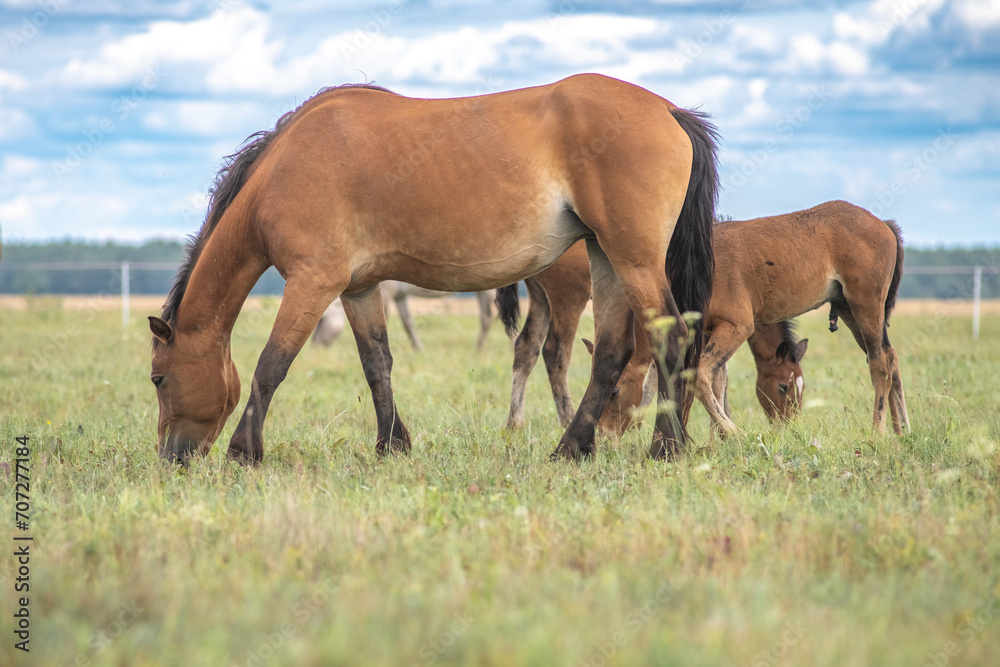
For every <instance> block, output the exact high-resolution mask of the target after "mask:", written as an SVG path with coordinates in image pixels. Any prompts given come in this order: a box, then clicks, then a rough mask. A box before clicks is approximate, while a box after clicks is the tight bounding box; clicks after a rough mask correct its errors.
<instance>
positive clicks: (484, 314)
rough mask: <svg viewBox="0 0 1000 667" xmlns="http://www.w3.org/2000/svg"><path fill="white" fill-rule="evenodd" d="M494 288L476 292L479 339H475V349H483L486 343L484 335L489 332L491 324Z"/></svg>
mask: <svg viewBox="0 0 1000 667" xmlns="http://www.w3.org/2000/svg"><path fill="white" fill-rule="evenodd" d="M494 296H495V290H485V291H483V292H476V300H478V301H479V340H477V341H476V349H477V350H481V349H483V344H485V343H486V336H487V334H489V332H490V325H491V324H493V299H494Z"/></svg>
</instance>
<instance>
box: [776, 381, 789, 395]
mask: <svg viewBox="0 0 1000 667" xmlns="http://www.w3.org/2000/svg"><path fill="white" fill-rule="evenodd" d="M778 391H780V392H781V393H782V394H787V393H788V385H787V384H783V383H782V384H779V385H778Z"/></svg>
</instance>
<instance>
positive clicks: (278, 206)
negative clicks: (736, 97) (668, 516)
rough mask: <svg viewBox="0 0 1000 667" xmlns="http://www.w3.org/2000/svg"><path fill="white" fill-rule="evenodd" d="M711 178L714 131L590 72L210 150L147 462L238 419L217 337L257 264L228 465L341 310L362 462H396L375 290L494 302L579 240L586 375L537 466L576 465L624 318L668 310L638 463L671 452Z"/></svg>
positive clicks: (368, 89) (158, 360)
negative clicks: (223, 154) (359, 382)
mask: <svg viewBox="0 0 1000 667" xmlns="http://www.w3.org/2000/svg"><path fill="white" fill-rule="evenodd" d="M414 164H419V165H420V167H419V169H414V168H413V165H414ZM717 183H718V172H717V168H716V158H715V130H714V128H713V127H712V126H711V124H710V123H708V122H707V120H706V119H705V118H704V116H703V115H702V114H699V113H696V112H691V111H685V110H683V109H680V108H679V107H677V106H675V105H673V104H672V103H670V102H668V101H667V100H665V99H663V98H662V97H659V96H658V95H655V94H653V93H651V92H649V91H648V90H645V89H643V88H639V87H637V86H633V85H631V84H628V83H625V82H623V81H618V80H616V79H611V78H608V77H604V76H600V75H595V74H586V75H579V76H574V77H570V78H568V79H565V80H563V81H560V82H557V83H554V84H551V85H547V86H538V87H534V88H526V89H522V90H514V91H508V92H503V93H496V94H492V95H483V96H479V97H470V98H459V99H435V100H432V99H411V98H407V97H404V96H401V95H396V94H394V93H392V92H390V91H387V90H385V89H382V88H378V87H376V86H367V85H366V86H341V87H338V88H334V89H328V90H325V91H321V92H320V93H319V94H317V95H316V96H314V97H312V98H310V99H309V100H307V101H306V102H305V103H303V104H302V105H301V106H300V107H299V108H298V109H296V110H295V111H292V112H289V113H288V114H286V115H285V116H283V117H282V118H281V119H280V120H279V121H278V123H277V124H276V125H275V128H274V129H273V130H269V131H265V132H260V133H257V134H255V135H253V136H251V137H250V138H249V140H248V142H247V143H246V144H245V145H244V146H243V147H242V148H241V149H240V150H239V151H238V152H237V153H235V154H233V155H231V156H229V158H228V159H227V160H226V162H225V163H224V166H223V168H222V170H221V171H220V172H219V174H218V176H217V178H216V184H215V186H214V188H213V191H212V196H211V198H210V202H209V210H208V215H207V217H206V220H205V223H204V224H203V225H202V227H201V229H200V230H199V232H198V234H197V236H196V237H195V239H194V240H193V242H192V243H191V244H190V245H189V247H188V251H187V257H186V259H185V261H184V262H183V264H182V266H181V268H180V270H179V271H178V274H177V276H176V278H175V279H174V285H173V287H172V289H171V291H170V294H169V295H168V297H167V302H166V304H165V305H164V307H163V309H162V311H161V313H160V316H159V317H150V330H151V331H152V333H153V353H152V364H151V365H152V368H151V374H150V379H151V380H152V382H153V384H154V386H155V387H156V393H157V401H158V403H159V419H158V425H157V430H158V436H159V443H158V448H159V453H160V455H161V456H163V457H165V458H168V459H173V460H181V461H184V460H185V459H187V457H189V456H191V455H195V454H202V455H204V454H207V453H208V451H209V450H210V449H211V446H212V443H213V442H214V441H215V439H216V438H218V437H219V434H220V433H221V432H222V429H223V427H224V426H225V423H226V421H227V419H228V418H229V415H230V414H231V413H232V412H233V411H234V410H235V408H236V405H237V403H238V402H239V400H240V389H241V385H240V380H239V375H238V373H237V371H236V366H235V365H234V364H233V361H232V355H231V352H230V340H231V333H232V329H233V326H234V324H235V322H236V318H237V316H238V315H239V312H240V308H241V306H242V304H243V302H244V301H245V300H246V298H247V295H248V294H249V292H250V289H251V288H252V287H253V285H254V284H255V283H256V282H257V280H258V279H259V278H260V276H261V275H262V274H263V272H264V271H265V270H266V269H267V268H268V266H271V265H273V266H275V267H276V268H277V270H278V272H279V273H280V274H281V275H282V277H283V278H285V280H286V284H285V292H284V296H283V298H282V301H281V306H280V308H279V310H278V314H277V317H276V319H275V322H274V326H273V328H272V330H271V335H270V338H269V339H268V341H267V344H266V345H265V347H264V350H263V352H262V353H261V355H260V359H259V360H258V363H257V367H256V369H255V371H254V374H253V379H252V382H251V384H250V396H249V398H248V400H247V402H246V407H245V408H244V410H243V414H242V416H241V417H240V420H239V423H238V424H237V426H236V429H235V430H234V432H233V434H232V437H231V438H230V441H229V450H228V455H229V456H230V457H231V458H233V459H235V460H237V461H240V462H257V461H260V460H261V458H262V457H263V453H264V435H263V434H264V421H265V419H266V416H267V412H268V409H269V407H270V404H271V401H272V399H273V397H274V394H275V391H276V390H277V388H278V386H279V385H280V383H281V382H282V381H283V380H284V378H285V376H286V374H287V373H288V370H289V368H290V366H291V364H292V362H293V361H294V359H295V357H296V355H297V354H298V353H299V350H300V349H301V348H302V346H303V344H304V343H305V342H306V341H307V340H308V338H309V335H310V334H311V333H312V331H313V329H314V328H315V327H316V323H317V322H318V321H319V318H320V316H321V315H322V314H323V312H324V310H325V309H326V307H327V306H328V305H329V304H330V303H331V302H332V301H333V300H334V299H336V298H337V297H338V296H339V297H341V301H342V303H343V305H344V311H345V314H346V315H347V318H348V321H349V323H350V325H351V329H352V330H353V332H354V335H355V340H356V342H357V346H358V351H359V355H360V357H361V362H362V366H363V369H364V373H365V378H366V380H367V381H368V385H369V387H370V389H371V393H372V402H373V403H374V406H375V417H376V422H377V435H376V451H377V452H378V453H379V454H387V453H389V452H408V451H409V450H410V446H411V438H410V434H409V431H408V429H407V428H406V426H405V425H404V422H403V419H402V418H401V417H400V414H399V411H398V409H397V405H396V401H395V396H394V393H393V388H392V383H391V370H392V354H391V351H390V348H389V342H388V337H387V334H386V324H385V309H384V307H383V304H382V296H381V290H380V288H379V283H381V282H382V281H385V280H402V281H404V282H408V283H411V284H414V285H419V286H420V287H424V288H427V289H435V290H442V291H449V292H478V291H482V290H488V289H494V288H497V287H500V286H502V285H509V284H511V283H514V282H516V281H518V280H522V279H523V278H525V277H528V276H531V275H534V274H535V273H538V271H540V270H541V269H543V268H545V267H546V266H549V265H550V264H552V263H553V262H555V260H556V259H558V258H559V256H560V255H562V254H563V252H565V251H566V250H567V249H568V248H569V247H570V246H572V245H573V244H574V243H576V242H577V241H579V240H580V239H586V242H587V252H588V255H589V257H590V263H591V273H592V276H593V283H594V320H595V330H596V336H595V339H596V340H595V345H596V349H595V352H594V362H593V373H592V374H591V379H590V384H589V386H588V388H587V391H586V392H585V394H584V396H583V400H582V401H581V403H580V408H579V410H578V411H577V414H576V416H575V417H574V418H573V420H572V421H571V423H570V425H569V426H568V427H567V428H566V431H565V432H564V433H563V436H562V438H561V439H560V441H559V444H558V446H557V448H556V450H555V452H554V454H553V455H554V456H558V457H565V458H570V459H578V458H580V457H581V456H585V455H588V454H590V453H591V452H593V450H594V434H595V426H596V423H597V420H598V418H599V417H600V415H601V413H602V412H603V410H604V407H605V406H606V404H607V402H608V400H609V399H610V398H611V394H612V392H613V391H614V387H615V383H616V380H617V378H618V377H619V376H620V374H621V372H622V370H623V369H624V368H625V365H626V364H627V362H628V361H629V359H630V357H631V355H632V351H633V348H634V331H635V321H636V318H638V321H639V322H640V323H644V322H645V321H646V319H645V318H647V317H665V316H672V317H674V318H676V322H677V324H676V326H674V327H673V328H672V329H670V331H669V332H666V334H664V335H663V338H665V341H666V350H667V352H666V356H665V359H664V360H663V362H662V363H660V364H658V367H657V372H658V374H657V393H658V400H659V402H660V407H661V408H662V409H661V410H658V411H657V418H656V424H655V427H654V433H653V441H652V443H651V447H650V455H651V456H654V457H666V456H668V455H672V454H674V453H676V452H678V451H681V450H682V449H683V448H684V445H685V440H686V436H685V433H684V428H683V425H682V423H681V414H680V405H679V398H680V397H681V396H682V395H683V391H684V384H685V382H684V377H683V375H682V373H681V372H679V371H680V370H681V368H682V367H689V368H690V367H694V366H695V365H696V364H697V359H698V355H699V353H700V349H699V347H698V345H697V344H696V345H695V346H693V347H692V349H689V350H687V351H686V352H685V349H684V344H685V341H686V339H687V326H686V325H685V324H684V322H683V320H682V318H681V312H682V311H697V312H701V311H702V310H703V309H704V308H705V306H706V305H707V302H708V296H709V294H711V291H712V290H711V288H712V276H713V255H712V246H711V238H712V226H713V219H714V215H715V201H716V196H717ZM640 328H641V330H642V331H643V332H644V333H645V328H644V327H641V324H640ZM647 335H649V334H647ZM658 336H659V334H658ZM695 340H696V343H697V342H700V340H701V337H700V335H698V336H695ZM656 342H657V344H658V345H659V344H660V343H661V342H662V341H661V340H660V339H659V338H658V340H657V341H656Z"/></svg>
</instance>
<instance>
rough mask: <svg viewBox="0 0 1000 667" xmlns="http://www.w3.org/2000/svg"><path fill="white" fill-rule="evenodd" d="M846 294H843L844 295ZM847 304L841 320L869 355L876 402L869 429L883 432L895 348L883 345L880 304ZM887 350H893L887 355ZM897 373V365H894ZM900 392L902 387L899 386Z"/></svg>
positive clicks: (869, 371)
mask: <svg viewBox="0 0 1000 667" xmlns="http://www.w3.org/2000/svg"><path fill="white" fill-rule="evenodd" d="M845 296H846V295H845ZM845 303H846V307H844V306H842V309H841V311H840V319H841V321H843V323H844V324H846V325H847V326H848V328H849V329H850V330H851V333H852V334H854V339H855V340H856V341H858V346H859V347H861V349H862V350H864V351H865V355H866V356H867V357H868V374H869V375H870V376H871V380H872V387H873V388H874V389H875V402H874V407H873V409H872V428H873V429H874V430H875V431H876V432H878V433H884V432H885V410H886V407H887V406H886V403H887V402H888V401H889V394H890V391H891V389H892V385H893V370H894V369H893V359H894V358H895V350H892V347H891V346H889V347H888V348H885V347H883V346H882V333H883V331H882V327H883V326H884V324H883V322H884V319H883V318H884V317H885V316H884V314H883V308H884V306H883V305H882V304H874V305H872V306H866V305H862V304H858V303H857V302H854V301H852V300H851V299H850V298H847V300H846V301H845ZM887 350H892V354H891V355H890V354H889V353H888V352H887ZM896 370H897V372H898V366H897V369H896ZM900 391H902V386H900Z"/></svg>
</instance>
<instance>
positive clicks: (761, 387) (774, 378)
mask: <svg viewBox="0 0 1000 667" xmlns="http://www.w3.org/2000/svg"><path fill="white" fill-rule="evenodd" d="M808 345H809V339H808V338H804V339H802V340H800V341H799V342H798V343H796V344H795V345H791V344H789V343H787V342H784V341H782V342H781V344H779V345H778V349H777V350H775V353H774V357H773V358H771V359H763V360H758V362H757V400H758V401H760V405H761V407H763V408H764V412H766V413H767V416H768V417H770V418H771V420H772V421H788V420H789V419H791V418H792V417H793V416H795V415H796V414H797V413H798V411H799V409H800V408H801V407H802V393H803V391H804V390H805V376H804V375H803V374H802V366H800V365H799V362H800V361H801V360H802V357H803V356H804V355H805V353H806V348H807V347H808Z"/></svg>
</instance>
